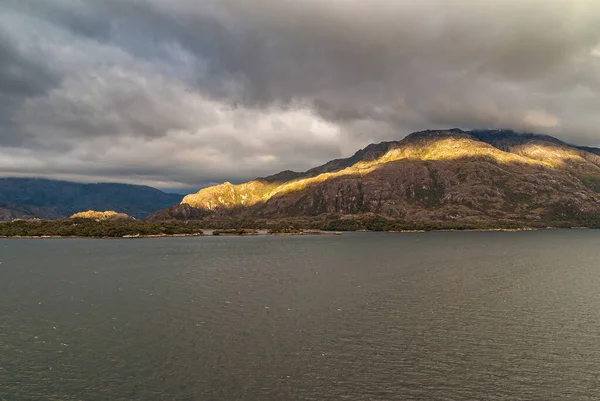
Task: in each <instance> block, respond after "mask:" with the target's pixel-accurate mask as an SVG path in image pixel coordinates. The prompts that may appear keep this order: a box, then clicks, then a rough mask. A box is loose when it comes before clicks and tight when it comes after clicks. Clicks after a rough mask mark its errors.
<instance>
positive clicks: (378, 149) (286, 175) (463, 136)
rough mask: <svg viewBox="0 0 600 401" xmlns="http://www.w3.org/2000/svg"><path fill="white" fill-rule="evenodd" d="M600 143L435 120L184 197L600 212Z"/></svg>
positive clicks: (230, 209) (248, 206)
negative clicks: (295, 168)
mask: <svg viewBox="0 0 600 401" xmlns="http://www.w3.org/2000/svg"><path fill="white" fill-rule="evenodd" d="M586 149H589V150H586ZM596 151H597V152H598V153H596ZM599 153H600V149H596V148H583V147H577V146H573V145H569V144H567V143H565V142H563V141H560V140H559V139H557V138H554V137H551V136H548V135H539V134H527V133H526V134H522V133H516V132H514V131H510V130H473V131H463V130H460V129H451V130H428V131H420V132H415V133H412V134H410V135H408V136H407V137H405V138H403V139H401V140H399V141H390V142H382V143H380V144H372V145H369V146H367V147H366V148H364V149H361V150H359V151H358V152H356V153H355V154H354V155H353V156H351V157H349V158H346V159H337V160H333V161H331V162H329V163H326V164H324V165H322V166H319V167H316V168H313V169H310V170H307V171H306V172H304V173H297V172H291V171H284V172H282V173H278V174H275V175H273V176H269V177H265V178H259V179H256V180H252V181H249V182H246V183H242V184H238V185H233V184H231V183H223V184H220V185H217V186H213V187H209V188H204V189H202V190H200V191H199V192H197V193H196V194H190V195H187V196H185V197H184V198H183V200H182V202H181V204H187V205H189V206H190V207H193V208H197V209H200V210H202V211H204V212H208V213H213V214H218V215H229V216H250V217H264V218H283V217H300V216H318V215H322V214H327V213H333V214H338V215H360V214H362V213H375V214H377V215H381V216H383V217H385V218H389V219H400V220H404V221H423V220H440V221H449V220H465V219H466V220H468V219H475V220H478V219H480V220H481V219H482V220H486V221H493V220H497V219H509V220H523V221H539V220H546V219H551V218H562V219H571V218H574V217H573V216H581V217H582V218H583V217H585V216H588V215H593V214H597V213H600V155H599ZM165 215H166V216H168V213H164V212H163V216H165Z"/></svg>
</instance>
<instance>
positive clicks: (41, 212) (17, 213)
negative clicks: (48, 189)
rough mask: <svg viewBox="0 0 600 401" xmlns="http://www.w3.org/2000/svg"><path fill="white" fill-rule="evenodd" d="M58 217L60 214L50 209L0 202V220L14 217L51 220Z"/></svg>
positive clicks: (8, 219)
mask: <svg viewBox="0 0 600 401" xmlns="http://www.w3.org/2000/svg"><path fill="white" fill-rule="evenodd" d="M60 217H61V216H60V215H59V214H58V213H56V212H55V211H54V210H52V209H46V208H40V207H35V206H25V205H15V204H13V203H4V202H0V221H10V220H14V219H25V220H27V219H30V218H40V219H48V220H53V219H58V218H60Z"/></svg>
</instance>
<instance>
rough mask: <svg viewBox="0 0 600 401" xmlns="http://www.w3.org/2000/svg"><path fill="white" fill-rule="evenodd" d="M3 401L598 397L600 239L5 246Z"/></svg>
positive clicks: (566, 235) (579, 234)
mask: <svg viewBox="0 0 600 401" xmlns="http://www.w3.org/2000/svg"><path fill="white" fill-rule="evenodd" d="M0 262H1V264H0V399H2V400H226V401H229V400H598V399H600V231H583V230H582V231H577V230H573V231H541V232H520V233H497V232H492V233H475V232H467V233H422V234H385V233H381V234H377V233H355V234H346V235H343V236H314V237H210V238H208V237H207V238H161V239H141V240H89V239H87V240H86V239H58V240H57V239H48V240H0Z"/></svg>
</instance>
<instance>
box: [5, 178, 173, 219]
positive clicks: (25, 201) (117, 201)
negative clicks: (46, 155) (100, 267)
mask: <svg viewBox="0 0 600 401" xmlns="http://www.w3.org/2000/svg"><path fill="white" fill-rule="evenodd" d="M180 201H181V195H174V194H167V193H164V192H162V191H160V190H158V189H156V188H151V187H147V186H140V185H128V184H79V183H74V182H67V181H55V180H46V179H37V178H0V203H1V202H4V203H10V204H12V205H17V207H18V208H27V207H29V208H31V207H37V208H40V209H39V210H38V214H39V215H38V214H35V215H36V216H38V217H40V218H59V217H67V216H71V215H72V214H75V213H78V212H82V211H86V210H114V211H116V212H119V213H126V214H128V215H130V216H133V217H135V218H138V219H140V218H145V217H147V216H148V215H150V214H151V213H154V212H156V211H158V210H161V209H164V208H167V207H169V206H171V205H173V204H174V203H177V202H180ZM13 208H14V206H13ZM31 211H32V213H33V212H34V211H35V209H31ZM3 216H9V213H8V212H6V213H4V214H1V215H0V221H1V220H9V219H10V218H8V217H3ZM49 216H53V217H49Z"/></svg>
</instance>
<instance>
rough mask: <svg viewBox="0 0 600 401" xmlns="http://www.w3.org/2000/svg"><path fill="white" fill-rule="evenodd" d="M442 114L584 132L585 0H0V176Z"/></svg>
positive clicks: (166, 158)
mask: <svg viewBox="0 0 600 401" xmlns="http://www.w3.org/2000/svg"><path fill="white" fill-rule="evenodd" d="M450 127H461V128H511V129H516V130H526V131H533V132H545V133H549V134H552V135H555V136H557V137H559V138H561V139H563V140H566V141H568V142H573V143H577V144H582V145H600V130H599V128H600V2H599V1H597V0H554V1H553V0H518V1H516V0H490V1H479V0H471V1H461V0H453V1H450V0H419V1H416V0H415V1H403V0H395V1H392V0H387V1H386V0H371V1H363V0H328V1H323V0H201V1H199V0H170V1H164V0H44V1H42V0H1V1H0V175H3V176H47V177H53V178H60V179H70V180H78V181H119V182H131V183H142V184H149V185H154V186H158V187H161V188H184V187H185V188H197V187H200V186H203V185H206V184H208V183H212V182H220V181H224V180H229V181H233V182H236V181H242V180H246V179H251V178H253V177H256V176H262V175H268V174H271V173H275V172H278V171H280V170H284V169H295V170H305V169H308V168H310V167H314V166H315V165H318V164H321V163H323V162H326V161H328V160H330V159H333V158H337V157H342V156H348V155H350V154H351V153H353V152H354V151H355V150H357V149H358V148H359V147H362V146H364V145H366V144H368V143H372V142H378V141H381V140H389V139H400V138H402V137H404V136H405V135H406V134H408V133H410V132H413V131H416V130H421V129H429V128H450Z"/></svg>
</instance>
